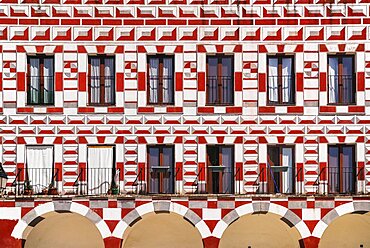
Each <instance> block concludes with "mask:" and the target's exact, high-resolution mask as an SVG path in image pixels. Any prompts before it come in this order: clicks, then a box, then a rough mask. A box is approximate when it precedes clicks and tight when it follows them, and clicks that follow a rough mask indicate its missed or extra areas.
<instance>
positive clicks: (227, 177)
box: [222, 147, 234, 194]
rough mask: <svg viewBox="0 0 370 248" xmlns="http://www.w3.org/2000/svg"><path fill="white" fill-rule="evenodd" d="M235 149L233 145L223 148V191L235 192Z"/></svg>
mask: <svg viewBox="0 0 370 248" xmlns="http://www.w3.org/2000/svg"><path fill="white" fill-rule="evenodd" d="M233 151H234V150H233V149H232V148H231V147H223V148H222V165H223V166H225V170H224V172H223V175H222V193H228V194H230V193H233V192H232V191H233V178H234V168H233V167H234V165H233V160H234V159H233V157H234V156H233Z"/></svg>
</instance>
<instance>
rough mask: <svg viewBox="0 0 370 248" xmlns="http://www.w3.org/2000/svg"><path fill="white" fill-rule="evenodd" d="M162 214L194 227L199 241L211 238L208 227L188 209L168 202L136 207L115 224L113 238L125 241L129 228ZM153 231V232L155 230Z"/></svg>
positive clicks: (156, 202)
mask: <svg viewBox="0 0 370 248" xmlns="http://www.w3.org/2000/svg"><path fill="white" fill-rule="evenodd" d="M162 214H169V215H171V214H175V216H176V217H181V220H185V221H187V222H188V223H190V224H191V225H192V226H193V227H195V230H196V231H197V232H198V233H199V235H200V237H201V239H205V238H208V237H210V236H211V231H210V229H209V227H208V226H207V224H206V223H205V222H204V220H202V219H201V218H200V217H199V216H198V215H197V214H196V213H195V212H193V211H192V210H191V209H189V208H188V207H185V206H183V205H181V204H178V203H174V202H170V201H155V202H148V203H146V204H143V205H140V206H138V207H136V208H135V209H133V210H132V211H131V212H129V213H128V214H127V215H126V216H125V217H124V218H123V219H122V220H121V221H120V222H119V223H118V224H117V226H116V228H115V229H114V231H113V236H114V237H116V238H120V239H125V238H127V237H128V235H129V233H130V229H131V227H134V225H135V224H136V223H137V222H140V221H141V220H142V219H143V220H145V218H146V216H152V217H153V216H154V217H155V216H159V217H161V215H162ZM169 215H168V216H169ZM162 216H165V215H162ZM172 216H173V215H172ZM154 217H153V218H154ZM185 223H186V222H185ZM193 227H192V228H193ZM153 231H154V232H155V231H156V230H153ZM123 242H124V241H123Z"/></svg>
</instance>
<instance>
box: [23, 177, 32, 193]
mask: <svg viewBox="0 0 370 248" xmlns="http://www.w3.org/2000/svg"><path fill="white" fill-rule="evenodd" d="M24 194H25V195H33V188H32V185H31V181H30V180H26V181H24Z"/></svg>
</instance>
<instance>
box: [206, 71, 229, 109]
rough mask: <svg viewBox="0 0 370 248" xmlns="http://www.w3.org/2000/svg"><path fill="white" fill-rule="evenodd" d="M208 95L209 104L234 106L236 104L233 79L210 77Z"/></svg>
mask: <svg viewBox="0 0 370 248" xmlns="http://www.w3.org/2000/svg"><path fill="white" fill-rule="evenodd" d="M207 94H208V96H207V104H213V105H232V104H233V103H234V82H233V77H232V76H208V77H207Z"/></svg>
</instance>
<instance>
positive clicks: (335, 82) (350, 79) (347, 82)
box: [328, 75, 356, 105]
mask: <svg viewBox="0 0 370 248" xmlns="http://www.w3.org/2000/svg"><path fill="white" fill-rule="evenodd" d="M355 78H356V77H355V75H329V76H328V80H329V85H330V87H329V95H330V94H333V96H332V97H329V104H330V103H331V104H346V105H348V104H355V102H356V99H355V94H356V82H355ZM331 87H337V88H331ZM331 92H333V93H331Z"/></svg>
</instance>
